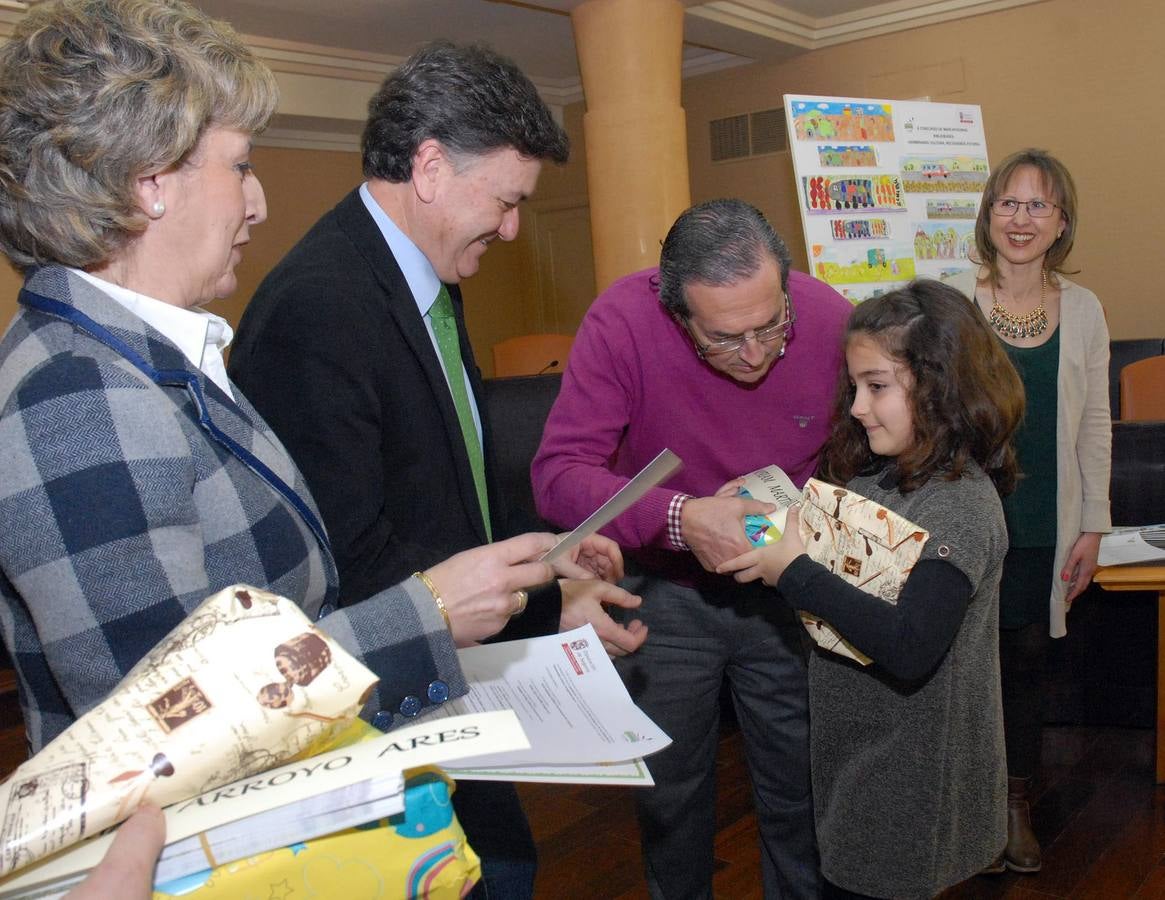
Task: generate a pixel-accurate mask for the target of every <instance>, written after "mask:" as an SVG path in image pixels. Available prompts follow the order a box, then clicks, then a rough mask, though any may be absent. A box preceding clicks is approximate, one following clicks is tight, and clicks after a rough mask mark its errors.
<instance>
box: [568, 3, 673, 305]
mask: <svg viewBox="0 0 1165 900" xmlns="http://www.w3.org/2000/svg"><path fill="white" fill-rule="evenodd" d="M570 16H571V22H572V24H573V26H574V40H575V46H576V48H577V50H578V59H579V68H580V69H581V71H582V81H583V92H584V94H585V95H586V105H587V111H586V114H585V115H584V116H583V134H584V137H585V139H586V152H587V183H588V194H589V196H590V214H591V239H592V242H593V244H594V254H595V282H596V286H597V288H598V290H600V291H602V290H603V289H605V288H606V287H607V286H608V285H609V284H610V283H611V282H612V281H614V280H615V279H617V278H620V277H622V276H623V275H626V274H628V273H630V272H635V271H638V270H639V269H644V268H647V267H648V266H653V265H656V264H658V263H659V245H660V241H662V240H663V238H664V236H665V235H666V234H667V231H668V229H669V228H670V227H671V225H672V222H674V221H675V219H676V217H677V216H678V215H679V214H680V213H681V212H683V211H684V210H685V209H686V208H687V207H688V206H689V205H690V204H691V193H690V190H689V187H688V143H687V128H686V124H685V119H684V110H683V107H682V106H680V78H681V64H682V54H683V35H684V8H683V6H682V4H681V3H680V2H679V0H586V2H584V3H582V4H581V5H579V6H577V7H575V9H574V10H573V11H572V12H571V14H570Z"/></svg>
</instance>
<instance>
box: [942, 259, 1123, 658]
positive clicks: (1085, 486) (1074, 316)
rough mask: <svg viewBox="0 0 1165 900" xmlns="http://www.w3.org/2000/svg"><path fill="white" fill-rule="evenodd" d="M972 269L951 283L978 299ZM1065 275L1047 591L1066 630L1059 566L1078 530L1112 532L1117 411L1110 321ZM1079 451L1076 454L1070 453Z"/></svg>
mask: <svg viewBox="0 0 1165 900" xmlns="http://www.w3.org/2000/svg"><path fill="white" fill-rule="evenodd" d="M975 275H976V273H975V270H973V269H972V270H971V271H968V272H960V273H959V274H958V275H956V276H955V277H953V278H951V279H950V281H949V282H948V284H950V285H951V286H952V287H955V288H958V289H959V290H960V291H962V292H963V293H964V294H965V295H966V296H967V297H969V298H971V299H974V297H975ZM1059 280H1060V368H1059V374H1058V376H1057V393H1058V398H1057V408H1056V484H1057V498H1056V568H1055V570H1054V572H1053V573H1052V588H1051V594H1050V597H1049V631H1050V633H1051V635H1052V637H1054V638H1058V637H1063V636H1064V635H1065V634H1067V633H1068V628H1067V625H1066V621H1065V620H1066V618H1067V614H1068V606H1067V604H1066V603H1065V602H1064V598H1065V597H1066V596H1067V595H1068V585H1067V583H1066V582H1064V581H1062V580H1061V579H1060V570H1061V569H1063V567H1064V563H1065V562H1066V561H1067V559H1068V553H1069V551H1070V550H1071V549H1072V545H1073V544H1074V543H1075V542H1076V538H1077V537H1079V535H1080V533H1081V532H1084V531H1099V532H1105V531H1111V530H1112V519H1111V516H1110V513H1109V504H1108V487H1109V474H1110V471H1111V469H1112V416H1111V413H1110V412H1109V405H1108V325H1107V324H1106V323H1105V320H1104V310H1103V309H1102V308H1101V306H1100V301H1099V300H1097V299H1096V295H1095V294H1094V293H1092V291H1090V290H1088V289H1087V288H1083V287H1081V286H1080V285H1078V284H1074V283H1073V282H1071V281H1069V280H1068V279H1067V278H1065V277H1064V276H1062V275H1061V276H1059ZM1073 451H1074V452H1073Z"/></svg>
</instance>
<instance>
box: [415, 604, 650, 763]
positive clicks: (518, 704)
mask: <svg viewBox="0 0 1165 900" xmlns="http://www.w3.org/2000/svg"><path fill="white" fill-rule="evenodd" d="M458 656H459V658H460V660H461V668H462V671H464V673H465V677H466V679H467V680H468V682H469V684H470V691H469V694H468V695H466V696H465V697H461V698H458V699H457V700H455V701H453V702H451V703H447V704H445V706H444V707H443V708H442V710H441V711H440V712H438V713H436V714H435V715H457V714H463V713H470V712H487V711H491V710H501V709H512V710H513V711H514V712H515V713H516V714H517V716H518V721H519V722H521V724H522V729H523V730H524V731H525V733H526V736H527V738H529V741H530V748H529V749H528V750H514V751H507V752H504V753H495V754H489V755H485V756H475V757H471V758H467V759H463V760H459V761H458V765H457V766H456V767H447V770H448V772H449V774H450V775H452V776H453V777H454V778H458V777H469V778H473V777H476V776H475V775H473V774H471V773H470V770H474V771H479V770H480V771H482V775H481V777H483V778H485V777H487V772H486V770H488V772H490V773H494V776H495V777H499V778H500V777H502V775H503V774H507V773H508V774H507V777H508V778H509V779H510V780H514V781H520V780H527V779H525V778H523V777H522V776H523V771H522V770H523V769H525V770H528V771H529V774H530V775H531V776H535V775H536V776H537V777H531V778H530V779H529V780H538V781H550V780H560V781H576V780H577V781H586V782H589V781H604V780H607V781H610V780H613V779H614V777H615V775H616V774H617V773H621V775H622V776H623V777H622V779H621V782H620V783H640V784H650V783H651V782H650V780H649V779H650V776H646V767H645V766H643V764H642V762H641V759H642V757H644V756H647V755H648V754H651V753H655V752H656V751H658V750H662V749H663V748H664V747H666V746H668V745H669V744H670V743H671V738H669V737H668V736H667V735H666V734H664V732H663V730H662V729H661V728H660V727H659V726H658V725H656V724H655V723H654V722H652V721H651V719H649V718H648V717H647V715H646V714H645V713H644V712H643V711H642V710H640V709H639V708H638V707H637V706H636V705H635V704H634V703H633V702H632V701H631V697H630V696H629V695H628V693H627V689H626V688H625V687H624V686H623V682H622V681H621V680H620V678H619V675H618V673H617V672H616V671H615V667H614V666H613V665H612V664H611V660H610V659H609V658H608V657H607V653H606V651H605V650H604V649H603V644H602V642H601V641H600V640H599V638H598V635H596V634H595V630H594V628H592V627H591V626H590V625H589V624H588V625H584V626H583V627H581V628H576V629H574V630H573V631H567V632H563V633H561V634H552V635H546V636H544V637H537V638H530V639H528V640H524V641H508V642H503V643H497V644H483V645H481V646H478V647H468V648H466V649H463V650H460V651H459V652H458ZM615 764H619V765H618V767H616V765H615ZM503 769H504V770H505V773H503V772H502V771H501V770H503ZM604 774H606V775H607V776H608V777H607V778H604V777H603V775H604ZM556 775H558V776H560V777H555V776H556ZM645 776H646V778H645Z"/></svg>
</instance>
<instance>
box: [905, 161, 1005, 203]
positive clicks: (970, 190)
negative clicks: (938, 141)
mask: <svg viewBox="0 0 1165 900" xmlns="http://www.w3.org/2000/svg"><path fill="white" fill-rule="evenodd" d="M899 165H900V167H901V172H902V186H903V187H904V188H905V189H906V192H907V193H908V194H933V193H952V194H974V193H980V192H981V191H982V190H983V186H984V185H985V184H986V183H987V171H988V170H987V160H986V159H983V158H981V157H974V156H905V157H903V158H902V159H901V161H900V162H899Z"/></svg>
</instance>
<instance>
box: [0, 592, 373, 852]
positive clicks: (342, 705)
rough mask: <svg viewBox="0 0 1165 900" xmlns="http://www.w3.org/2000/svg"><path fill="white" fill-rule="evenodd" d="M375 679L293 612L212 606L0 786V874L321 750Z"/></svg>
mask: <svg viewBox="0 0 1165 900" xmlns="http://www.w3.org/2000/svg"><path fill="white" fill-rule="evenodd" d="M376 680H377V679H376V676H375V675H373V674H372V672H370V671H369V670H368V669H367V668H365V667H364V666H363V665H362V664H360V663H359V662H358V661H357V660H355V659H353V658H352V657H351V656H350V655H349V654H348V653H347V652H346V651H345V650H344V649H343V648H341V647H340V646H339V645H338V644H336V643H335V642H334V641H333V640H332V639H331V638H330V637H328V636H327V635H326V634H324V633H323V632H322V631H319V630H318V629H317V628H315V626H314V625H313V624H312V622H311V621H310V620H309V619H308V618H307V616H306V615H304V613H303V611H302V610H300V609H299V607H298V606H296V605H295V604H294V603H293V602H291V601H290V600H288V599H286V598H284V597H279V596H276V595H275V594H270V593H267V592H266V591H261V590H258V589H256V588H252V587H247V586H245V585H237V586H235V587H231V588H227V589H226V590H223V591H220V592H219V593H217V594H215V595H213V596H211V597H209V598H207V599H206V600H205V601H203V603H201V604H200V605H199V606H198V608H197V609H195V610H194V611H193V612H192V613H191V614H190V615H189V616H187V618H186V619H185V620H183V621H182V622H181V623H180V624H179V625H178V626H177V627H176V628H175V629H174V630H173V631H171V632H170V634H169V635H167V636H166V638H165V639H164V640H163V641H162V642H161V643H160V644H158V646H157V647H155V648H154V649H153V650H152V651H151V652H150V653H149V654H148V655H147V656H146V657H145V658H144V659H142V660H141V661H140V662H139V663H138V664H137V665H136V666H134V668H133V669H132V670H131V671H130V672H129V674H128V675H126V677H125V678H124V679H122V681H121V682H120V683H119V684H118V686H117V687H116V688H115V689H114V691H113V692H112V693H111V694H110V696H109V697H107V698H106V699H105V700H104V701H102V702H101V703H100V704H99V705H98V706H96V707H94V708H93V709H92V710H90V711H89V712H88V713H86V714H85V715H84V716H82V717H81V718H80V719H78V720H77V721H76V722H74V723H73V724H72V725H71V726H69V728H68V729H66V730H65V731H64V732H62V733H61V734H60V735H59V736H58V737H57V738H56V739H54V740H53V741H52V742H51V743H49V744H48V745H47V746H46V747H44V748H43V749H42V750H41V751H40V752H39V753H37V754H36V756H34V757H33V758H32V759H30V760H28V761H27V762H26V763H24V764H23V765H22V766H20V768H18V769H17V770H16V771H15V772H14V773H13V774H12V776H11V777H10V778H9V779H8V780H7V781H6V782H5V783H4V784H3V785H0V810H3V817H2V819H0V822H2V825H0V828H2V832H0V847H2V849H0V875H3V874H7V873H9V872H12V871H14V870H16V869H19V868H20V867H22V866H25V865H28V864H29V863H31V862H33V861H35V860H37V859H40V858H42V857H44V856H47V855H48V854H51V853H54V852H56V851H58V850H60V849H62V848H64V847H67V846H69V845H71V844H73V843H76V842H77V841H80V840H82V839H83V838H86V837H88V836H90V835H93V834H96V833H97V832H99V831H101V830H103V829H105V828H107V827H109V826H110V825H114V824H116V823H118V822H120V821H122V820H123V819H125V818H126V817H128V816H129V815H130V813H132V812H133V811H134V810H135V809H136V808H137V807H138V806H139V805H140V804H141V803H142V802H143V801H145V800H149V801H151V802H153V803H156V804H158V805H160V806H165V805H167V804H170V803H174V802H176V801H178V800H183V799H186V798H189V797H194V796H196V795H198V794H202V793H204V792H205V791H208V790H210V789H212V788H215V787H218V786H220V785H223V784H227V783H228V782H231V781H235V780H237V779H239V778H242V777H244V776H247V775H252V774H255V773H258V772H262V771H265V770H266V769H270V768H272V767H274V766H278V765H281V764H283V763H286V762H288V761H289V760H292V759H294V758H296V757H300V756H306V755H309V754H310V753H311V752H313V748H318V747H319V746H320V745H321V744H322V743H323V742H324V741H326V740H327V738H328V737H329V736H330V735H331V734H332V733H333V732H334V731H336V730H337V729H339V728H341V727H343V726H344V725H346V724H347V723H348V722H350V721H351V720H352V719H353V718H354V717H355V716H356V715H357V714H358V713H359V712H360V709H361V707H362V706H363V704H364V702H365V700H366V698H367V697H368V695H369V692H370V691H371V689H372V687H373V686H374V685H375V683H376Z"/></svg>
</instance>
